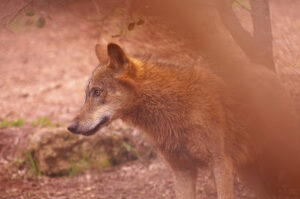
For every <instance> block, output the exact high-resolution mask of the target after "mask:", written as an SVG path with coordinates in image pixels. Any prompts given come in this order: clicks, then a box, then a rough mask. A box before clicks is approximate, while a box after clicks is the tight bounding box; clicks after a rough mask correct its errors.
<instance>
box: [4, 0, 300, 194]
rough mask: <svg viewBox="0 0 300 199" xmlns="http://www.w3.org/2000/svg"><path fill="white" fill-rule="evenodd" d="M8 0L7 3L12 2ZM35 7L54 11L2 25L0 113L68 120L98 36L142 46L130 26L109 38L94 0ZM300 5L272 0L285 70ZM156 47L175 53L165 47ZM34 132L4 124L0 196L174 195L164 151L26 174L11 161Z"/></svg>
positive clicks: (294, 57)
mask: <svg viewBox="0 0 300 199" xmlns="http://www.w3.org/2000/svg"><path fill="white" fill-rule="evenodd" d="M3 2H4V1H3ZM3 2H2V4H0V9H2V10H3V9H6V8H8V7H13V5H10V3H9V2H8V3H7V4H4V3H3ZM4 6H8V7H4ZM35 6H36V7H37V8H39V10H41V11H42V12H41V13H39V14H40V15H43V16H48V15H49V16H50V17H51V19H49V18H47V21H46V26H45V27H44V28H37V27H35V26H34V25H32V23H31V22H30V21H29V22H28V20H27V18H26V16H24V15H20V16H18V17H17V18H16V19H15V20H14V21H13V25H12V26H9V27H8V28H6V27H2V28H1V29H0V91H1V92H0V119H1V118H9V119H16V118H19V117H23V118H26V120H27V121H31V120H33V119H36V118H37V117H39V116H49V118H51V120H52V121H56V122H60V123H61V124H63V125H65V124H66V123H67V122H68V121H69V120H70V119H71V118H72V116H73V115H74V114H75V113H76V111H78V109H79V107H80V106H81V104H82V103H83V100H84V89H85V85H86V81H87V79H88V77H89V74H90V73H91V71H92V70H93V68H94V67H95V66H96V65H97V60H96V57H95V56H94V45H95V44H96V43H97V42H99V41H102V42H103V41H108V40H121V42H123V43H124V46H125V47H127V48H128V49H129V51H130V52H132V53H134V52H135V51H139V52H140V49H141V48H133V47H132V46H133V44H130V41H131V39H132V40H133V38H131V37H133V36H134V34H131V33H128V35H126V39H124V38H123V39H118V38H114V39H110V38H111V35H113V34H115V32H113V33H112V34H111V35H108V36H107V35H106V37H105V35H103V34H99V33H101V27H99V26H97V25H96V23H95V21H96V20H97V19H99V17H100V18H101V16H104V15H105V12H104V13H102V15H101V14H100V15H101V16H99V13H97V9H95V6H94V5H93V4H92V3H91V2H90V3H86V2H85V3H83V1H74V2H73V3H72V4H68V3H66V4H64V5H63V6H57V5H52V4H49V5H48V4H47V5H45V4H42V3H40V4H36V5H35ZM108 7H109V5H108ZM109 8H110V7H109ZM299 9H300V2H299V1H297V0H288V1H283V0H280V1H278V0H277V1H275V0H273V1H271V12H272V26H273V31H274V54H275V61H276V64H277V68H278V69H279V71H281V70H283V69H284V68H286V67H300V34H299V31H300V13H299ZM78 11H80V12H78ZM0 13H1V12H0ZM87 13H89V15H87ZM2 14H3V13H2ZM240 14H241V16H243V14H242V13H240ZM0 17H2V16H1V15H0ZM141 28H142V27H141ZM99 35H101V38H100V37H99ZM156 45H159V44H158V43H155V41H153V43H152V45H150V44H145V46H144V48H143V49H144V50H145V51H147V50H148V51H151V50H153V49H155V46H156ZM137 46H141V45H140V44H139V45H137ZM156 53H165V54H168V53H169V54H170V52H166V51H163V50H162V52H156ZM32 131H33V127H31V126H30V125H29V124H27V125H25V126H23V127H20V128H8V129H4V130H3V129H0V198H3V199H4V198H5V199H13V198H24V199H26V198H28V199H29V198H30V199H34V198H53V199H54V198H55V199H64V198H74V199H80V198H98V199H100V198H101V199H102V198H103V199H104V198H105V199H110V198H115V199H125V198H126V199H127V198H130V199H132V198H137V199H142V198H170V199H171V198H174V192H173V190H172V178H171V177H172V176H171V173H170V172H169V170H168V168H167V167H166V166H164V163H163V161H162V160H161V159H160V158H158V159H155V160H151V161H150V162H141V161H135V162H131V163H128V164H126V165H123V166H119V167H116V168H113V169H112V170H110V171H108V172H104V173H99V172H96V171H89V172H87V173H85V174H82V175H79V176H73V177H62V178H48V177H40V178H39V179H31V178H29V179H27V178H23V177H21V176H22V173H20V172H21V171H18V170H14V169H11V168H10V165H11V164H10V163H11V161H13V160H14V159H15V158H16V157H17V155H18V154H17V151H22V147H24V146H25V145H26V137H27V135H28V134H30V133H31V132H32ZM236 185H237V186H236V189H235V193H236V198H238V199H242V198H253V196H252V194H251V192H250V191H249V190H247V189H246V188H245V187H244V186H243V185H241V184H240V183H239V181H238V179H237V180H236ZM197 193H198V196H197V198H205V199H215V198H216V192H215V188H214V183H213V180H212V177H211V175H210V173H209V172H208V171H201V173H200V174H199V179H198V189H197Z"/></svg>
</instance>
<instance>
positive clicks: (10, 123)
mask: <svg viewBox="0 0 300 199" xmlns="http://www.w3.org/2000/svg"><path fill="white" fill-rule="evenodd" d="M25 123H26V121H25V119H24V118H21V117H20V118H18V119H16V120H11V121H9V120H8V119H6V118H5V119H3V120H0V128H8V127H12V126H14V127H20V126H23V125H24V124H25Z"/></svg>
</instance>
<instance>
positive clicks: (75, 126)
mask: <svg viewBox="0 0 300 199" xmlns="http://www.w3.org/2000/svg"><path fill="white" fill-rule="evenodd" d="M78 126H79V123H78V122H76V121H73V122H72V123H71V124H70V125H69V126H68V130H69V131H70V132H72V133H76V134H78V133H79V132H78V131H77V129H78Z"/></svg>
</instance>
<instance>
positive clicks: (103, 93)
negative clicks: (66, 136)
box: [68, 43, 139, 135]
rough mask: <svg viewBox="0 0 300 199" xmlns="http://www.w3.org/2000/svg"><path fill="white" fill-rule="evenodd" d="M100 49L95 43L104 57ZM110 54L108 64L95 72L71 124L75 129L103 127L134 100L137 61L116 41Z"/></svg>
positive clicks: (80, 131) (93, 130)
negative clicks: (82, 103) (81, 105)
mask: <svg viewBox="0 0 300 199" xmlns="http://www.w3.org/2000/svg"><path fill="white" fill-rule="evenodd" d="M100 49H101V48H100V46H99V45H96V54H97V57H98V59H99V60H100V59H101V58H102V57H103V55H102V54H101V50H100ZM107 55H108V62H107V64H102V65H101V64H100V65H99V66H98V67H97V68H96V69H95V70H94V72H93V73H92V76H91V78H90V80H89V82H88V85H87V88H86V100H85V104H84V106H83V107H82V109H81V110H80V112H79V114H78V115H77V116H76V117H75V118H74V120H73V121H72V123H71V124H70V126H69V127H68V130H69V131H71V132H72V133H77V134H83V135H92V134H94V133H96V132H97V131H98V130H99V129H100V128H101V127H103V126H106V125H108V124H109V123H110V122H111V121H113V120H115V119H118V118H121V117H122V114H123V113H124V111H125V109H126V108H127V107H128V106H130V103H132V102H133V100H134V97H133V96H134V94H133V93H134V92H135V91H134V90H135V80H134V79H135V77H136V75H137V72H138V68H139V67H138V64H136V61H134V60H133V59H130V58H129V57H128V56H127V55H126V53H125V52H124V51H123V50H122V49H121V48H120V46H118V45H117V44H113V43H110V44H108V46H107ZM100 62H103V60H101V61H100Z"/></svg>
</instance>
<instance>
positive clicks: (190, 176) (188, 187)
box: [173, 169, 197, 199]
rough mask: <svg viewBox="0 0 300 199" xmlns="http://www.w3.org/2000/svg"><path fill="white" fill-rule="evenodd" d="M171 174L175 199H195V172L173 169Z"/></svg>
mask: <svg viewBox="0 0 300 199" xmlns="http://www.w3.org/2000/svg"><path fill="white" fill-rule="evenodd" d="M173 172H174V178H175V182H174V184H175V192H176V197H177V199H195V198H196V195H195V194H196V193H195V189H196V179H197V171H196V170H181V169H173Z"/></svg>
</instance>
